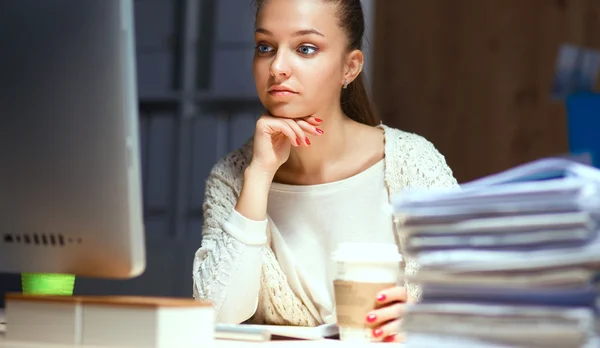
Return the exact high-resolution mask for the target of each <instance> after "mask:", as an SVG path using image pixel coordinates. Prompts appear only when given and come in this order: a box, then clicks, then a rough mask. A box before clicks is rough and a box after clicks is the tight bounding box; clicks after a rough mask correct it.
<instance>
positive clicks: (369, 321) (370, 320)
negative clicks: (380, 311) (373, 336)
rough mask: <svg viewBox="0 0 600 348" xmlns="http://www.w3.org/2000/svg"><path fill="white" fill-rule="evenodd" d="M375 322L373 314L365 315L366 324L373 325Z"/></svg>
mask: <svg viewBox="0 0 600 348" xmlns="http://www.w3.org/2000/svg"><path fill="white" fill-rule="evenodd" d="M375 320H377V316H376V315H375V314H369V315H367V323H374V322H375Z"/></svg>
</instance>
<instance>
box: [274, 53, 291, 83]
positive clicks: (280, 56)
mask: <svg viewBox="0 0 600 348" xmlns="http://www.w3.org/2000/svg"><path fill="white" fill-rule="evenodd" d="M290 74H291V69H290V64H289V63H288V61H287V57H286V54H285V53H284V52H282V51H281V50H280V51H279V52H277V55H276V56H275V59H273V63H271V75H272V76H273V77H278V76H281V77H289V76H290Z"/></svg>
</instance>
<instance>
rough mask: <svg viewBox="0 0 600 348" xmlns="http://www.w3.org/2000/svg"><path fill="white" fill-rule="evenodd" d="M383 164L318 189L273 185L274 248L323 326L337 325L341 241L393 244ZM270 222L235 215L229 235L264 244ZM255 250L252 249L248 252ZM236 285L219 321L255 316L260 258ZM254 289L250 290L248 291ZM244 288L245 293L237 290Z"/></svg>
mask: <svg viewBox="0 0 600 348" xmlns="http://www.w3.org/2000/svg"><path fill="white" fill-rule="evenodd" d="M383 170H384V162H383V160H381V161H379V162H378V163H376V164H375V165H373V166H371V167H370V168H368V169H367V170H365V171H363V172H361V173H359V174H357V175H355V176H352V177H350V178H347V179H344V180H340V181H336V182H332V183H327V184H320V185H302V186H300V185H285V184H279V183H273V184H271V189H270V192H269V199H268V206H267V213H268V215H269V217H270V219H271V221H272V223H271V233H272V238H273V239H272V248H273V251H274V252H275V255H276V256H277V260H278V261H279V265H280V266H281V268H282V270H283V272H284V274H285V276H286V277H287V279H288V282H289V283H290V286H291V288H292V290H293V291H294V292H295V293H296V295H298V296H299V297H300V298H301V299H303V301H304V303H306V304H308V305H309V310H310V311H311V312H312V313H313V315H316V316H318V317H320V318H322V320H323V322H325V323H334V322H335V306H334V298H333V277H334V274H333V267H332V262H331V260H330V258H331V254H332V252H333V251H334V250H335V249H336V247H337V245H338V243H340V242H365V243H367V242H372V243H391V244H395V239H394V229H393V225H392V221H393V220H392V215H391V210H390V207H389V202H388V194H387V189H386V187H385V184H384V180H383V174H384V171H383ZM266 223H267V221H266V220H265V221H253V220H249V219H247V218H245V217H244V216H242V215H241V214H239V213H237V212H236V211H234V212H233V213H232V215H231V217H230V219H229V220H228V221H227V222H226V223H225V224H224V228H225V231H226V232H228V233H229V234H231V235H232V236H234V237H236V238H238V239H240V240H244V242H245V243H247V244H250V245H261V244H263V243H264V242H265V239H266V235H265V230H266V229H265V224H266ZM250 248H252V247H250ZM245 255H247V257H248V258H247V259H246V262H243V263H241V264H240V266H239V267H238V269H237V270H236V273H237V274H238V275H239V276H238V277H236V281H235V282H232V283H231V284H230V285H229V289H224V291H228V292H229V293H230V295H229V296H228V297H227V307H230V306H231V307H230V308H234V307H235V308H237V310H236V311H231V312H229V311H227V312H225V311H220V312H219V313H220V316H219V318H218V319H219V321H226V322H234V323H239V322H242V321H245V320H246V319H248V318H249V317H250V316H251V315H252V314H254V312H255V311H256V304H257V302H258V288H259V285H260V284H259V283H258V282H257V281H256V280H257V279H260V273H261V269H260V267H256V265H257V264H260V262H261V259H260V258H259V255H258V254H257V253H255V252H250V251H248V252H246V253H245ZM248 284H251V286H248ZM237 287H243V288H245V289H246V291H243V292H242V291H235V289H236V288H237Z"/></svg>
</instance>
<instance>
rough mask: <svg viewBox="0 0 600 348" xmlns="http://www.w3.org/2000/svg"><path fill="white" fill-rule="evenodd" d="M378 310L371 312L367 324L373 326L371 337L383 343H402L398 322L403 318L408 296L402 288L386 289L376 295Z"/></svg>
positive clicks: (402, 338)
mask: <svg viewBox="0 0 600 348" xmlns="http://www.w3.org/2000/svg"><path fill="white" fill-rule="evenodd" d="M376 300H377V304H378V305H379V306H380V308H378V309H376V310H373V311H371V312H370V313H369V314H368V315H367V318H366V321H367V323H369V324H370V325H374V326H375V328H374V329H373V337H375V338H376V339H378V340H382V341H383V342H403V341H404V335H403V334H402V333H401V332H400V321H401V318H402V316H404V313H405V308H406V302H407V300H408V295H407V293H406V290H405V289H404V288H403V287H400V286H398V287H395V288H391V289H386V290H383V291H381V292H380V293H379V294H377V299H376Z"/></svg>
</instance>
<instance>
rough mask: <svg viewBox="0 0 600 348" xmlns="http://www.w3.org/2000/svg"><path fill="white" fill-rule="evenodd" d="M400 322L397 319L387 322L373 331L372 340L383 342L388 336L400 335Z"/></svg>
mask: <svg viewBox="0 0 600 348" xmlns="http://www.w3.org/2000/svg"><path fill="white" fill-rule="evenodd" d="M400 326H401V321H400V320H399V319H397V320H392V321H388V322H387V323H385V324H383V325H381V326H379V327H377V328H375V329H373V338H375V339H378V340H384V339H385V338H386V337H388V336H393V335H398V334H399V333H400Z"/></svg>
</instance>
